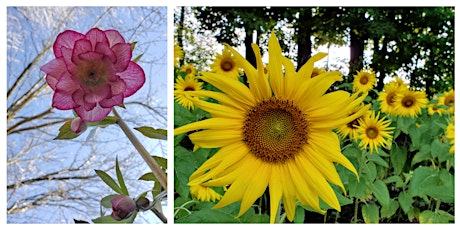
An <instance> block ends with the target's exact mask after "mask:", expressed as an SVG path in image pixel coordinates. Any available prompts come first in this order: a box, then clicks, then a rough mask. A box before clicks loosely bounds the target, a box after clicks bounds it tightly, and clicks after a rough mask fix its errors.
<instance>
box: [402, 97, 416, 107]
mask: <svg viewBox="0 0 460 230" xmlns="http://www.w3.org/2000/svg"><path fill="white" fill-rule="evenodd" d="M401 104H402V105H403V106H404V107H406V108H410V107H412V106H413V105H414V104H415V98H414V97H411V96H408V97H404V98H403V99H402V101H401Z"/></svg>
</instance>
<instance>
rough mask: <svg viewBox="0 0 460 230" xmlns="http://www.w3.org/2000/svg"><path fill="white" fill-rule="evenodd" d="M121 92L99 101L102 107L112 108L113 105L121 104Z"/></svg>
mask: <svg viewBox="0 0 460 230" xmlns="http://www.w3.org/2000/svg"><path fill="white" fill-rule="evenodd" d="M123 99H124V97H123V94H117V95H114V96H112V97H110V98H106V99H103V100H102V101H100V102H99V105H100V106H101V107H102V108H113V107H114V106H117V105H121V104H123Z"/></svg>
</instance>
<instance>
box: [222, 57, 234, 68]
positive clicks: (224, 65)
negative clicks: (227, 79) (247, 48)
mask: <svg viewBox="0 0 460 230" xmlns="http://www.w3.org/2000/svg"><path fill="white" fill-rule="evenodd" d="M234 65H235V64H234V62H233V61H232V60H230V59H224V60H222V62H221V63H220V68H221V69H222V70H223V71H230V70H232V69H233V66H234Z"/></svg>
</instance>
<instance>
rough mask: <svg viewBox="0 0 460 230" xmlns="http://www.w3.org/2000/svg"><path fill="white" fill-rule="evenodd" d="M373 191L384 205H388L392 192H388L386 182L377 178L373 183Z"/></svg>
mask: <svg viewBox="0 0 460 230" xmlns="http://www.w3.org/2000/svg"><path fill="white" fill-rule="evenodd" d="M372 192H373V194H374V196H375V198H376V199H377V200H378V201H379V203H380V204H381V205H382V206H388V205H389V203H390V192H388V188H387V186H386V184H385V183H384V182H383V181H381V180H377V181H375V182H374V183H373V184H372Z"/></svg>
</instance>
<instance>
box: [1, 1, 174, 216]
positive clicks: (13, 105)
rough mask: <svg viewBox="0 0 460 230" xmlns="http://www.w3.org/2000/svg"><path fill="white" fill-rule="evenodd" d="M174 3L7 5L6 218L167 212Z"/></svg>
mask: <svg viewBox="0 0 460 230" xmlns="http://www.w3.org/2000/svg"><path fill="white" fill-rule="evenodd" d="M167 11H168V10H167V7H161V6H155V7H108V6H107V7H82V6H75V7H38V6H34V7H26V6H21V7H12V6H8V7H7V21H6V27H7V39H6V41H7V46H6V47H7V48H6V49H7V50H6V51H7V58H6V62H7V63H6V67H7V71H6V73H7V79H6V82H7V84H6V93H7V95H6V98H7V102H6V105H7V116H6V117H7V122H6V128H7V134H6V155H7V161H6V162H7V163H6V171H7V174H6V175H7V176H6V184H7V191H6V206H7V207H6V208H7V211H6V214H7V215H6V222H7V223H8V224H15V223H20V224H21V223H32V224H73V223H138V224H164V223H167V222H168V218H167V215H166V213H167V212H168V209H169V205H170V204H168V202H167V184H168V181H167V165H168V164H167V158H168V155H169V153H168V151H167V149H168V148H167V141H166V140H167V136H168V135H167V123H168V121H167V105H168V103H167V65H168V63H167V60H168V57H167V56H168V55H167V38H168V36H167V24H168V23H167V18H168V16H167Z"/></svg>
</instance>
